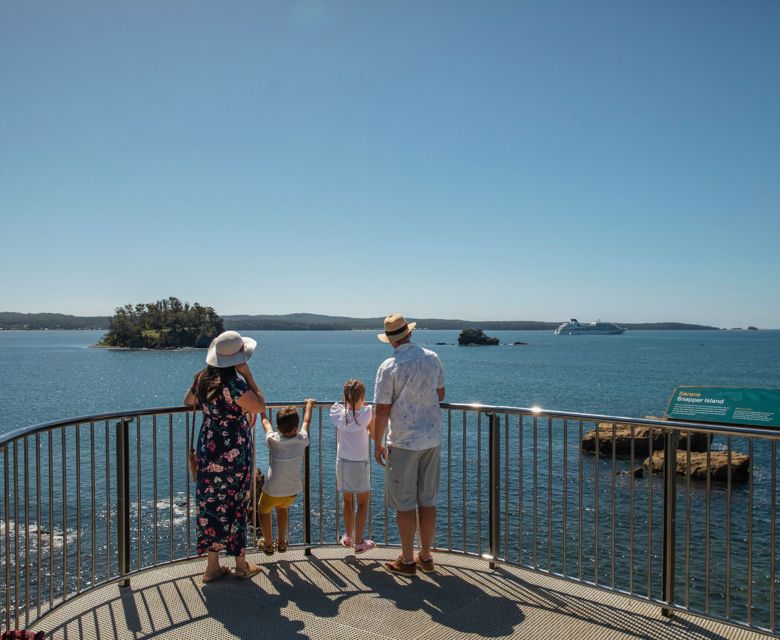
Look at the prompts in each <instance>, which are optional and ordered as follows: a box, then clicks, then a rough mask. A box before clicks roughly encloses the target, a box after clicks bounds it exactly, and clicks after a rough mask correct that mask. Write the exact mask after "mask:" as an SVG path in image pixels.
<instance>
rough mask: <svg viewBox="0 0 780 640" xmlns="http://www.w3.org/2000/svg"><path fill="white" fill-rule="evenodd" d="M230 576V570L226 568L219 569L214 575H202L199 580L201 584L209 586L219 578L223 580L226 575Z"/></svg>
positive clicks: (206, 573) (205, 573) (207, 573)
mask: <svg viewBox="0 0 780 640" xmlns="http://www.w3.org/2000/svg"><path fill="white" fill-rule="evenodd" d="M229 574H230V569H229V568H228V567H220V568H219V571H217V572H216V573H209V572H208V571H206V572H204V573H203V577H202V578H201V579H200V581H201V584H209V583H211V582H215V581H217V580H219V579H220V578H224V577H225V576H226V575H229Z"/></svg>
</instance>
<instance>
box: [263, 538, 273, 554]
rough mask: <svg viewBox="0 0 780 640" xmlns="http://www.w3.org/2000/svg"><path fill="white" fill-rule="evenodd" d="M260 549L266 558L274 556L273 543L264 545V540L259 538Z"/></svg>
mask: <svg viewBox="0 0 780 640" xmlns="http://www.w3.org/2000/svg"><path fill="white" fill-rule="evenodd" d="M260 548H261V549H262V550H263V553H264V554H265V555H267V556H272V555H274V543H273V542H269V543H268V544H266V542H265V538H260Z"/></svg>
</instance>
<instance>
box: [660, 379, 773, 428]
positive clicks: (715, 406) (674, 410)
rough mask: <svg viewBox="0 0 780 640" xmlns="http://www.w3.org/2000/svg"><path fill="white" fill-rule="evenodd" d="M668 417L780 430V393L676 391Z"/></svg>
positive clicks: (725, 389) (704, 389)
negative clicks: (779, 428)
mask: <svg viewBox="0 0 780 640" xmlns="http://www.w3.org/2000/svg"><path fill="white" fill-rule="evenodd" d="M666 417H667V418H671V419H672V420H684V421H686V422H717V423H719V424H739V425H747V426H751V427H780V389H734V388H731V387H677V388H676V389H675V390H674V393H673V394H672V399H671V400H670V401H669V407H668V409H667V410H666Z"/></svg>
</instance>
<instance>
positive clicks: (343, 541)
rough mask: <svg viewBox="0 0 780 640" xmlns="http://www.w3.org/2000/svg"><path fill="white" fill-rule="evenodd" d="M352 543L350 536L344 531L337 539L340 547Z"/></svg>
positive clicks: (348, 545)
mask: <svg viewBox="0 0 780 640" xmlns="http://www.w3.org/2000/svg"><path fill="white" fill-rule="evenodd" d="M352 543H353V540H352V537H351V536H348V535H347V534H346V533H345V534H344V535H343V536H341V540H339V544H340V545H341V546H342V547H351V546H352Z"/></svg>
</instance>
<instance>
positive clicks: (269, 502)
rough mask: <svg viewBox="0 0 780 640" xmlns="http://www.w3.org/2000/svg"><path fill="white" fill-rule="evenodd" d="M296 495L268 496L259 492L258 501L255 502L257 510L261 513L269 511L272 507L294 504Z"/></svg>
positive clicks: (285, 507) (285, 506)
mask: <svg viewBox="0 0 780 640" xmlns="http://www.w3.org/2000/svg"><path fill="white" fill-rule="evenodd" d="M297 497H298V496H269V495H268V494H267V493H261V494H260V501H259V502H258V503H257V510H258V511H259V512H260V513H262V514H266V513H271V511H273V510H274V509H287V508H288V507H291V506H292V505H293V504H295V498H297Z"/></svg>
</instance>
